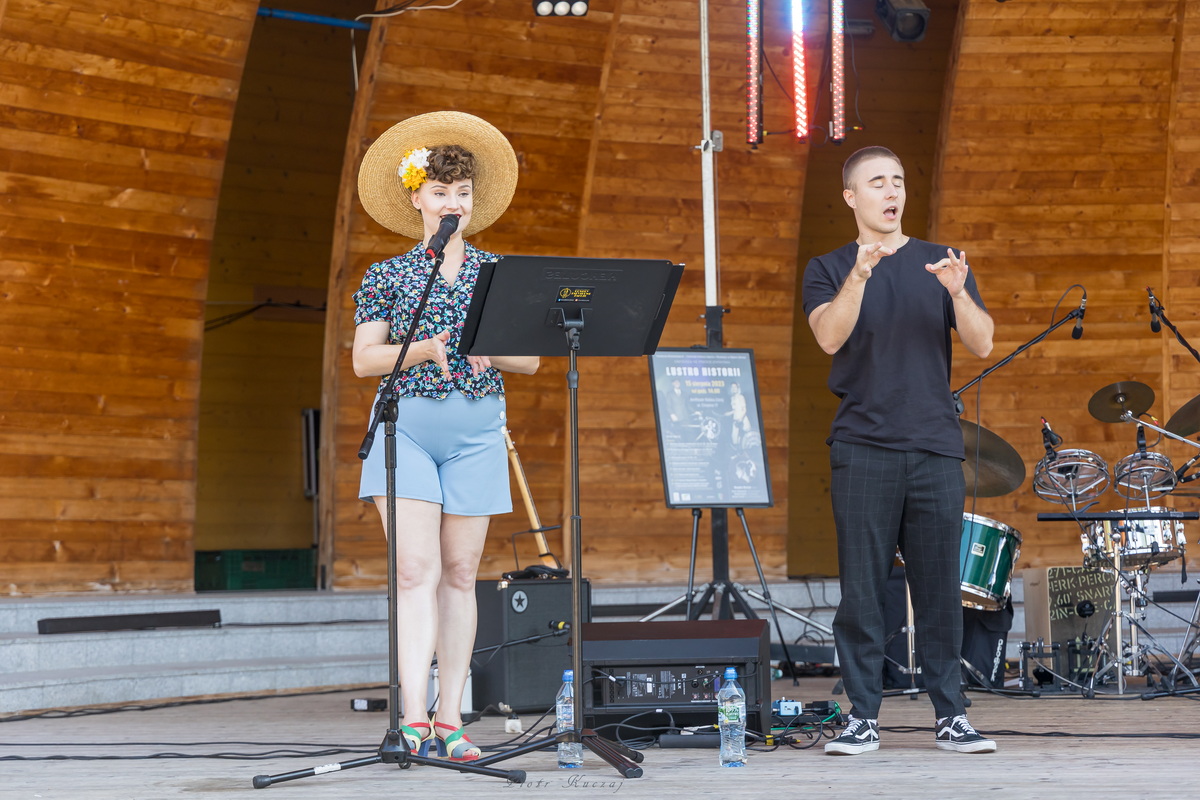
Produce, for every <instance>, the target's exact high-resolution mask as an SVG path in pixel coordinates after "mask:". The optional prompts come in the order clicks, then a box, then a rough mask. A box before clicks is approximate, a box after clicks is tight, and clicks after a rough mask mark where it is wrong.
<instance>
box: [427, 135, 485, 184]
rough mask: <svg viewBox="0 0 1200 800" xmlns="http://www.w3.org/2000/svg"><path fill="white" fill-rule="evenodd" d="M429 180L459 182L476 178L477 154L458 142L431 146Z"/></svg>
mask: <svg viewBox="0 0 1200 800" xmlns="http://www.w3.org/2000/svg"><path fill="white" fill-rule="evenodd" d="M429 152H430V155H429V170H428V173H429V178H428V179H429V180H431V181H438V182H439V183H457V182H459V181H469V180H472V179H474V177H475V174H476V166H475V156H474V155H473V154H472V153H471V151H470V150H467V149H466V148H464V147H462V146H460V145H457V144H439V145H435V146H434V147H431V148H429Z"/></svg>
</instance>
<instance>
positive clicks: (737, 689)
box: [717, 667, 746, 767]
mask: <svg viewBox="0 0 1200 800" xmlns="http://www.w3.org/2000/svg"><path fill="white" fill-rule="evenodd" d="M717 725H718V727H720V729H721V766H722V767H744V766H746V693H745V692H743V691H742V687H741V686H739V685H738V682H737V670H735V669H734V668H733V667H726V668H725V678H724V680H723V681H722V683H721V689H720V691H718V692H717Z"/></svg>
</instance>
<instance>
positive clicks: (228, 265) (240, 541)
mask: <svg viewBox="0 0 1200 800" xmlns="http://www.w3.org/2000/svg"><path fill="white" fill-rule="evenodd" d="M272 7H273V8H276V9H282V10H286V11H294V12H298V13H302V14H313V15H325V16H336V17H342V18H348V17H352V16H354V15H356V14H361V13H365V12H368V11H371V10H372V7H373V3H371V2H370V0H358V2H357V3H348V2H345V1H344V0H286V1H285V2H274V3H272ZM361 35H362V34H361V32H360V37H361ZM349 55H350V36H349V33H348V31H347V30H346V29H345V28H340V27H331V26H330V25H322V24H316V23H310V22H300V21H296V20H289V19H282V18H279V17H259V18H258V21H257V22H256V24H255V28H254V35H253V38H252V39H251V42H250V49H249V54H248V56H247V58H246V67H245V71H244V74H243V78H242V85H241V89H240V92H239V96H238V105H237V112H236V114H235V116H234V121H233V129H232V133H231V134H230V143H229V155H228V157H227V158H226V166H225V175H224V181H223V182H222V185H221V196H220V209H219V211H218V213H217V220H216V229H215V233H214V241H213V257H212V270H211V273H210V276H209V283H208V318H209V319H215V318H218V317H222V316H225V315H229V314H237V313H245V312H248V311H250V310H251V309H252V308H253V307H254V306H256V305H257V304H259V303H261V302H262V301H264V300H268V299H269V300H272V301H274V302H275V303H284V304H298V305H301V306H308V307H313V306H315V307H318V308H323V307H324V305H325V299H326V287H327V285H328V282H329V261H330V248H331V246H332V243H333V228H334V218H335V211H336V206H337V194H338V185H339V180H340V176H341V170H342V157H343V154H344V152H345V147H346V133H347V131H348V128H349V124H350V113H351V110H352V106H353V99H354V84H353V80H354V75H353V73H352V71H351V69H350V61H349ZM324 322H325V318H324V313H322V312H320V311H312V312H302V311H296V310H288V309H280V308H274V309H261V310H259V311H257V312H255V313H254V314H252V315H250V316H246V317H242V318H240V319H238V320H236V321H234V322H231V323H230V324H228V325H224V326H222V327H219V328H214V329H212V330H210V331H209V332H208V333H206V334H205V339H204V363H203V369H202V371H201V393H200V430H199V475H198V479H197V481H198V483H197V497H196V504H197V507H196V549H197V550H222V549H245V548H303V547H308V546H310V545H312V544H313V539H314V518H315V515H314V508H313V506H314V503H315V502H316V501H315V500H314V499H312V498H306V497H305V495H304V470H303V452H302V420H303V416H302V413H303V409H305V408H319V407H320V404H321V379H322V374H323V370H322V366H321V365H322V358H323V349H324V332H325V328H324Z"/></svg>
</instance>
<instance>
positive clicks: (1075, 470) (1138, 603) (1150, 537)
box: [1033, 382, 1200, 696]
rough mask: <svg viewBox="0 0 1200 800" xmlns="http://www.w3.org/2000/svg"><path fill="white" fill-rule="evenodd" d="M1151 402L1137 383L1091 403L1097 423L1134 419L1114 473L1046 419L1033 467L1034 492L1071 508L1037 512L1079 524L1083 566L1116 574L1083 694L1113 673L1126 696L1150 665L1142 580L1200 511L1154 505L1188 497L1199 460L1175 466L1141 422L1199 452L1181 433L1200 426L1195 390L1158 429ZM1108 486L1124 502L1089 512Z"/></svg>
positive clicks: (1168, 558)
mask: <svg viewBox="0 0 1200 800" xmlns="http://www.w3.org/2000/svg"><path fill="white" fill-rule="evenodd" d="M1153 402H1154V391H1153V390H1152V389H1151V388H1150V387H1149V386H1146V385H1145V384H1143V383H1137V382H1121V383H1114V384H1111V385H1109V386H1105V387H1104V388H1102V389H1100V390H1099V391H1098V392H1096V393H1095V394H1094V395H1093V396H1092V398H1091V400H1090V401H1089V402H1088V411H1089V412H1090V413H1091V415H1092V416H1093V417H1094V418H1095V419H1097V420H1099V421H1101V422H1130V423H1133V424H1136V425H1137V449H1136V450H1135V451H1134V452H1133V453H1130V454H1129V455H1127V456H1125V457H1124V458H1122V459H1120V460H1119V461H1117V462H1116V464H1115V465H1114V467H1113V469H1112V470H1111V472H1110V469H1109V465H1108V463H1107V462H1106V461H1105V460H1104V459H1103V458H1102V457H1100V456H1099V455H1097V454H1096V453H1094V452H1092V451H1090V450H1077V449H1063V450H1059V449H1056V448H1057V446H1058V445H1059V444H1061V442H1062V439H1061V437H1059V436H1058V435H1057V434H1054V432H1053V431H1052V430H1050V426H1049V425H1048V424H1046V423H1045V420H1042V422H1043V431H1042V437H1043V443H1044V445H1045V449H1046V455H1045V456H1044V457H1043V458H1042V459H1041V460H1040V461H1039V462H1038V464H1037V467H1036V468H1035V471H1034V478H1033V487H1034V492H1035V493H1036V494H1037V495H1038V496H1039V497H1041V498H1042V499H1044V500H1047V501H1050V502H1053V503H1060V504H1062V505H1065V506H1067V507H1069V508H1070V509H1071V510H1070V512H1069V513H1065V514H1039V515H1038V519H1039V520H1053V521H1074V522H1076V523H1078V524H1079V526H1080V543H1081V547H1082V551H1083V566H1084V567H1087V568H1091V569H1095V570H1099V571H1101V572H1104V573H1110V574H1111V575H1112V576H1113V599H1114V602H1113V612H1112V614H1111V615H1110V618H1109V619H1108V620H1107V621H1106V623H1105V625H1104V629H1103V630H1102V632H1101V633H1100V635H1099V637H1098V638H1097V639H1096V640H1095V641H1094V642H1089V643H1086V644H1087V645H1088V646H1089V647H1094V653H1095V658H1094V663H1093V665H1092V669H1091V670H1090V677H1089V678H1088V681H1087V685H1086V686H1083V687H1081V688H1083V690H1084V693H1085V695H1087V696H1091V695H1092V694H1094V692H1095V685H1096V683H1097V682H1103V678H1104V676H1105V675H1106V674H1107V673H1109V672H1112V673H1114V675H1115V677H1116V683H1117V691H1118V693H1124V691H1125V677H1126V676H1140V675H1145V674H1147V673H1146V672H1145V670H1148V669H1155V666H1154V664H1153V662H1152V661H1151V660H1150V659H1148V658H1147V656H1148V654H1149V652H1150V649H1151V648H1150V647H1148V646H1145V645H1143V644H1142V643H1141V642H1139V635H1141V636H1143V637H1145V639H1146V640H1147V641H1148V642H1150V643H1154V639H1153V637H1152V636H1151V635H1150V633H1149V632H1148V631H1147V630H1146V629H1145V627H1144V626H1143V625H1142V624H1141V622H1142V620H1144V619H1145V612H1144V611H1143V609H1144V608H1145V606H1146V604H1147V600H1146V592H1145V581H1146V577H1147V575H1148V574H1149V571H1150V570H1151V569H1152V568H1153V567H1157V566H1161V565H1163V564H1168V563H1170V562H1172V561H1174V560H1176V559H1182V558H1184V556H1185V551H1186V547H1187V541H1186V539H1185V537H1184V529H1183V520H1184V519H1197V518H1200V514H1197V513H1195V512H1181V511H1176V510H1175V509H1172V508H1168V507H1166V506H1162V505H1155V503H1154V501H1155V500H1158V499H1160V498H1162V497H1164V496H1166V495H1172V494H1174V495H1177V496H1179V495H1183V494H1184V492H1180V491H1179V487H1180V485H1181V484H1182V483H1186V482H1187V481H1189V480H1193V479H1194V478H1193V477H1185V473H1186V472H1187V469H1188V468H1189V467H1190V466H1191V465H1192V464H1193V463H1195V462H1196V461H1198V460H1200V456H1198V457H1197V458H1193V459H1192V460H1191V461H1189V462H1188V463H1187V464H1186V465H1185V466H1184V467H1183V468H1182V469H1180V470H1178V471H1177V470H1176V469H1175V468H1174V465H1173V464H1172V463H1171V460H1170V459H1169V458H1168V457H1167V456H1165V455H1164V454H1162V453H1159V452H1155V451H1154V450H1152V449H1148V448H1147V445H1146V434H1145V429H1146V428H1151V429H1153V430H1156V431H1158V432H1159V434H1160V436H1159V440H1158V441H1159V442H1161V441H1162V437H1163V436H1167V437H1171V438H1174V439H1178V440H1180V441H1183V442H1186V443H1187V444H1189V445H1191V446H1193V447H1197V448H1198V449H1200V444H1197V443H1196V442H1192V441H1191V440H1189V439H1187V438H1186V437H1187V436H1189V435H1190V434H1192V433H1196V432H1197V431H1200V397H1197V398H1195V399H1193V400H1192V401H1191V402H1189V403H1188V404H1187V405H1185V406H1184V407H1183V408H1181V409H1180V410H1179V411H1178V412H1177V413H1176V414H1175V415H1174V416H1173V417H1172V418H1171V419H1170V420H1169V421H1168V423H1167V426H1166V428H1160V427H1158V426H1157V425H1155V424H1154V421H1156V420H1154V418H1153V417H1149V415H1148V413H1147V412H1148V411H1149V410H1150V406H1151V405H1152V404H1153ZM1143 417H1149V419H1150V420H1154V421H1147V420H1146V419H1143ZM1155 444H1156V445H1157V442H1156V443H1155ZM1195 477H1200V475H1197V476H1195ZM1109 485H1111V486H1112V487H1113V490H1114V491H1115V492H1116V493H1117V494H1118V495H1120V496H1121V497H1123V498H1125V499H1126V501H1127V502H1126V503H1125V504H1124V507H1123V508H1119V509H1113V510H1110V511H1106V512H1100V513H1090V512H1089V509H1090V508H1091V506H1092V505H1094V504H1095V503H1096V502H1098V500H1099V498H1100V497H1101V496H1103V494H1104V492H1105V491H1106V490H1107V489H1108V487H1109ZM1191 496H1195V495H1191ZM1184 568H1185V569H1186V566H1185V567H1184ZM1185 576H1186V573H1185ZM1184 579H1185V580H1186V577H1185V578H1184ZM1122 590H1124V592H1125V593H1126V594H1127V595H1128V609H1129V610H1128V611H1127V612H1126V611H1124V610H1122V596H1121V595H1122ZM1123 621H1124V622H1127V623H1128V626H1129V639H1128V642H1127V645H1126V643H1123V641H1122V639H1123V637H1122V622H1123ZM1154 644H1155V646H1156V649H1158V650H1159V651H1160V652H1162V653H1163V654H1165V655H1166V656H1167V657H1168V659H1169V660H1170V661H1172V662H1173V663H1174V665H1175V669H1174V670H1172V676H1173V675H1174V674H1175V673H1176V672H1178V670H1181V669H1182V670H1183V671H1184V673H1185V674H1186V676H1187V677H1188V678H1189V679H1190V680H1191V682H1192V685H1193V686H1196V685H1197V681H1196V678H1195V676H1194V675H1193V674H1192V673H1191V672H1190V671H1188V670H1187V669H1186V668H1185V667H1184V666H1183V664H1182V663H1181V662H1180V661H1179V659H1178V658H1176V657H1175V656H1173V655H1172V654H1171V653H1170V652H1169V651H1167V650H1165V649H1163V648H1162V647H1161V646H1157V644H1156V643H1154ZM1181 657H1182V653H1181V654H1180V658H1181ZM1160 677H1161V673H1160Z"/></svg>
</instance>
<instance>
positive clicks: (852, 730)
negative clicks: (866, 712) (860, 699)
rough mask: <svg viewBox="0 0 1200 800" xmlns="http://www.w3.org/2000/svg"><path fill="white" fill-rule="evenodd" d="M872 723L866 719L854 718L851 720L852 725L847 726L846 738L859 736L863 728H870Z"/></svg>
mask: <svg viewBox="0 0 1200 800" xmlns="http://www.w3.org/2000/svg"><path fill="white" fill-rule="evenodd" d="M870 727H871V725H870V723H869V722H868V721H867V720H865V719H859V718H858V717H854V718H853V719H851V720H850V724H849V725H847V726H846V733H845V735H846V736H857V735H858V732H859V731H860V730H862V729H863V728H870Z"/></svg>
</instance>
